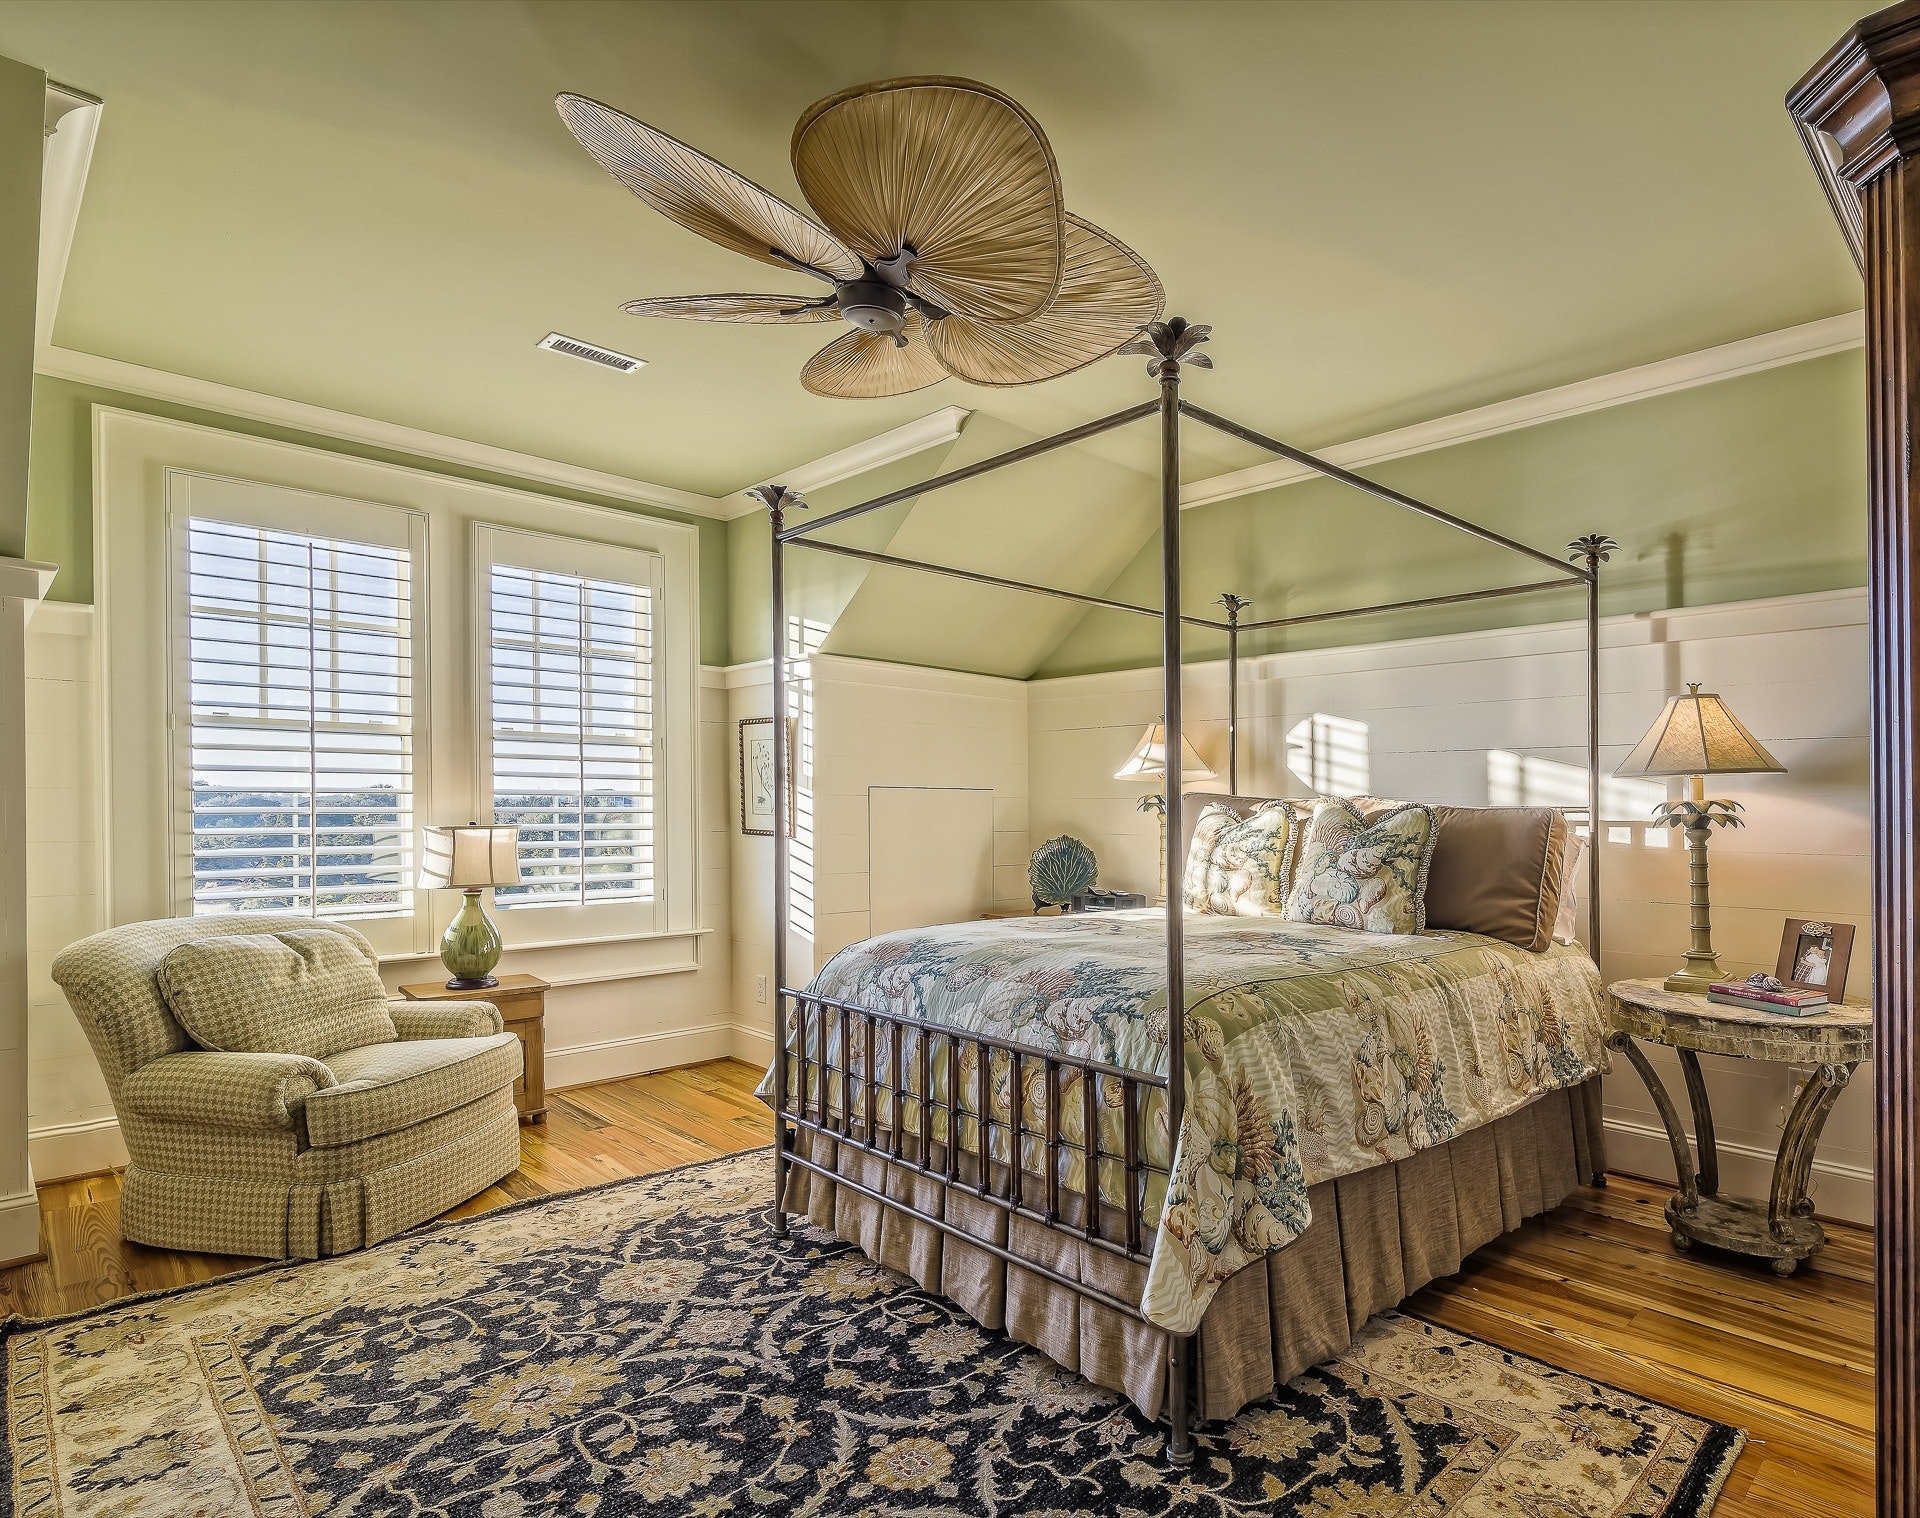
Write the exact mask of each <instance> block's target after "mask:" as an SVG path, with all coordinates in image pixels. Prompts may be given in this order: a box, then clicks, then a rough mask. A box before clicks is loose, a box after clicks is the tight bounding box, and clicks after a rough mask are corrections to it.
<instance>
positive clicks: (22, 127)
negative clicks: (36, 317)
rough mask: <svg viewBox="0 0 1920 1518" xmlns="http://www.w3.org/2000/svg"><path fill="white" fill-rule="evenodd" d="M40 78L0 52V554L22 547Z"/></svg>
mask: <svg viewBox="0 0 1920 1518" xmlns="http://www.w3.org/2000/svg"><path fill="white" fill-rule="evenodd" d="M46 109H47V76H46V75H45V74H43V73H41V72H40V70H39V69H36V68H29V67H28V66H27V65H26V64H24V63H16V62H14V61H13V59H11V58H0V554H4V555H6V556H8V557H10V558H16V559H17V558H19V557H21V556H22V555H23V554H25V553H26V551H27V478H28V458H29V447H28V440H29V428H30V426H31V417H32V411H33V307H34V297H35V296H36V294H37V293H38V290H39V267H40V159H41V154H42V153H43V152H44V150H45V146H46V138H45V136H44V131H43V124H44V122H45V120H46Z"/></svg>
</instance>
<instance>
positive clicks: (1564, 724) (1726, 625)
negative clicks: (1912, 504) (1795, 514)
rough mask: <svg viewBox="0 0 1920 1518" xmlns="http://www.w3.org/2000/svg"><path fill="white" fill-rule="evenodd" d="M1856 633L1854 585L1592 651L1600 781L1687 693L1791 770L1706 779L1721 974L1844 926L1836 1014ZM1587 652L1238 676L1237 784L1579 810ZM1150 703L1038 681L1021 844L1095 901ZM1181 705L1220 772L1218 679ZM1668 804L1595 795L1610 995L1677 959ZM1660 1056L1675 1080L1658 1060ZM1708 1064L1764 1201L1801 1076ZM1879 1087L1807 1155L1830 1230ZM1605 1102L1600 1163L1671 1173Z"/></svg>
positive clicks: (1217, 670) (1856, 974)
mask: <svg viewBox="0 0 1920 1518" xmlns="http://www.w3.org/2000/svg"><path fill="white" fill-rule="evenodd" d="M1864 618H1865V599H1864V596H1863V595H1862V594H1861V593H1859V592H1837V593H1833V594H1825V595H1816V596H1800V597H1789V598H1783V599H1781V600H1778V601H1769V602H1755V603H1747V604H1744V605H1739V606H1730V607H1718V608H1710V609H1702V610H1698V611H1684V612H1676V613H1663V614H1658V615H1650V616H1640V617H1629V618H1613V619H1609V620H1608V621H1607V622H1606V624H1605V625H1604V627H1603V639H1602V642H1603V653H1602V657H1601V686H1602V692H1601V706H1600V717H1601V763H1602V765H1603V766H1608V767H1610V766H1612V765H1615V764H1618V763H1620V762H1621V760H1623V759H1624V758H1625V756H1626V753H1627V751H1628V749H1629V748H1631V746H1632V745H1633V744H1634V743H1635V742H1636V741H1637V740H1638V739H1639V737H1640V735H1641V734H1642V733H1643V732H1644V731H1645V730H1646V728H1647V726H1648V724H1649V723H1650V722H1651V721H1652V720H1653V718H1654V716H1655V715H1656V714H1657V713H1658V712H1659V710H1660V706H1661V703H1662V702H1663V701H1664V700H1665V699H1666V697H1667V695H1669V694H1671V693H1673V692H1675V691H1678V690H1681V689H1684V685H1685V682H1686V681H1689V680H1698V681H1700V682H1702V684H1703V685H1704V686H1705V688H1706V689H1709V690H1717V691H1719V692H1720V693H1721V694H1722V695H1723V696H1724V697H1725V698H1726V700H1727V703H1728V705H1729V706H1730V707H1731V708H1732V710H1733V711H1734V712H1735V713H1736V714H1738V715H1739V717H1740V718H1741V720H1742V721H1744V722H1745V723H1746V724H1747V725H1748V726H1749V727H1750V728H1751V729H1752V730H1753V731H1754V733H1755V734H1756V735H1757V736H1758V737H1759V738H1760V740H1761V741H1762V742H1763V743H1764V744H1766V745H1767V747H1768V748H1769V749H1771V750H1772V752H1773V753H1774V754H1775V755H1776V757H1778V758H1779V760H1780V762H1781V763H1782V764H1784V765H1786V766H1787V770H1788V773H1787V774H1785V775H1777V776H1776V775H1756V776H1727V777H1723V778H1720V779H1717V780H1715V781H1714V782H1713V785H1712V794H1715V795H1720V796H1725V797H1728V798H1730V799H1733V800H1737V801H1739V802H1741V803H1742V804H1743V805H1744V806H1745V807H1746V812H1745V813H1744V820H1745V823H1746V825H1745V826H1744V827H1742V828H1739V829H1724V830H1720V831H1718V832H1716V833H1715V835H1714V839H1713V844H1712V853H1711V861H1712V881H1713V902H1714V918H1713V920H1714V941H1715V945H1716V947H1717V948H1718V949H1719V951H1720V954H1721V962H1722V964H1723V965H1724V966H1725V967H1726V968H1727V969H1728V970H1729V971H1730V972H1733V973H1735V974H1742V975H1744V974H1747V973H1750V972H1751V971H1754V970H1761V969H1764V970H1768V971H1771V970H1772V969H1773V967H1774V957H1775V953H1776V950H1777V948H1778V945H1779V941H1780V932H1781V928H1782V925H1783V923H1784V921H1785V919H1786V918H1788V917H1790V916H1791V917H1813V918H1825V919H1827V920H1830V921H1836V922H1847V923H1851V924H1853V925H1854V926H1855V928H1856V932H1857V936H1856V939H1855V948H1854V956H1853V966H1854V968H1853V970H1852V974H1851V977H1850V980H1849V984H1848V988H1847V994H1848V998H1849V999H1850V1000H1865V999H1866V998H1867V996H1868V995H1869V991H1870V988H1869V986H1868V984H1867V966H1868V965H1869V964H1870V963H1871V955H1870V948H1869V945H1868V932H1869V927H1870V925H1869V920H1868V914H1867V908H1868V868H1867V845H1868V833H1867V829H1868V789H1867V737H1866V628H1865V620H1864ZM1581 648H1582V645H1581V637H1580V632H1579V630H1578V629H1577V628H1574V627H1566V626H1558V625H1556V626H1548V627H1540V628H1532V629H1523V630H1516V631H1507V632H1493V633H1479V634H1470V635H1466V636H1460V637H1451V638H1426V639H1418V640H1411V641H1408V642H1405V643H1397V644H1394V643H1387V644H1374V645H1368V646H1356V647H1348V648H1341V649H1328V650H1317V651H1313V652H1304V653H1299V654H1284V655H1278V656H1273V657H1270V658H1265V659H1260V660H1250V661H1248V662H1247V664H1246V665H1245V666H1244V667H1243V670H1242V682H1243V683H1242V688H1241V702H1240V711H1241V755H1240V774H1241V789H1242V790H1243V791H1251V792H1256V793H1260V794H1271V795H1308V794H1312V793H1313V792H1314V791H1315V790H1316V789H1318V790H1323V791H1345V792H1350V793H1351V792H1360V791H1371V792H1374V793H1376V794H1380V795H1391V796H1403V797H1408V798H1413V799H1421V800H1433V801H1449V802H1456V803H1462V804H1472V805H1481V804H1487V803H1490V802H1512V801H1528V802H1544V803H1554V804H1563V805H1581V804H1584V797H1585V777H1584V772H1583V770H1582V763H1583V754H1584V743H1583V736H1582V727H1583V723H1584V720H1585V718H1584V711H1585V708H1584V699H1583V695H1582V657H1583V656H1582V652H1581ZM1158 687H1159V673H1158V671H1157V670H1142V671H1124V672H1119V673H1114V674H1102V675H1086V676H1075V677H1069V678H1065V679H1057V680H1046V681H1037V682H1035V683H1034V684H1033V686H1032V691H1031V697H1030V701H1029V720H1030V725H1031V730H1032V731H1031V752H1032V764H1031V775H1030V781H1031V789H1032V795H1031V798H1030V807H1031V821H1032V826H1031V828H1030V830H1029V832H1030V842H1038V841H1039V840H1040V839H1041V838H1044V837H1048V836H1051V835H1052V834H1055V833H1060V832H1070V833H1074V834H1076V835H1078V836H1080V837H1082V838H1085V839H1086V840H1087V841H1088V842H1089V843H1091V844H1092V845H1093V846H1094V848H1095V850H1096V851H1097V852H1098V854H1099V856H1100V859H1101V878H1102V881H1103V882H1104V883H1107V884H1110V885H1129V886H1132V887H1134V888H1136V889H1148V888H1150V887H1151V885H1152V883H1153V881H1154V879H1155V849H1156V846H1157V841H1158V828H1157V825H1156V823H1155V821H1154V819H1153V818H1152V817H1151V816H1150V815H1145V814H1142V813H1140V812H1139V811H1137V810H1136V803H1137V801H1138V799H1139V797H1140V796H1141V795H1142V794H1145V793H1147V792H1149V791H1150V790H1151V789H1152V786H1151V785H1150V784H1147V783H1144V782H1139V781H1116V780H1114V779H1112V778H1111V777H1112V774H1113V771H1114V770H1115V769H1116V768H1118V766H1119V764H1120V762H1121V760H1122V759H1124V758H1125V756H1126V754H1127V753H1128V751H1129V750H1130V749H1131V748H1132V746H1133V745H1134V744H1135V743H1136V742H1137V741H1138V740H1139V737H1140V732H1141V729H1142V727H1143V726H1144V725H1145V724H1146V723H1147V722H1148V721H1151V720H1152V719H1153V718H1154V717H1155V716H1157V715H1158V709H1159V694H1158ZM1187 701H1188V705H1189V709H1190V711H1192V713H1193V720H1191V721H1190V722H1189V728H1188V736H1189V737H1190V738H1191V740H1192V742H1193V744H1194V746H1195V748H1196V749H1197V750H1198V751H1199V753H1200V755H1201V757H1202V758H1203V759H1205V760H1206V761H1207V762H1208V763H1209V764H1210V765H1212V766H1213V767H1214V768H1216V769H1218V770H1220V771H1222V772H1224V770H1225V766H1226V734H1225V724H1224V720H1223V718H1224V713H1225V669H1224V666H1222V665H1218V664H1208V665H1196V666H1192V667H1190V668H1189V670H1188V673H1187ZM1206 788H1209V787H1205V786H1201V787H1189V789H1206ZM1665 794H1666V791H1665V788H1664V787H1663V786H1661V785H1660V784H1658V783H1654V784H1649V783H1647V782H1643V781H1616V780H1612V779H1608V780H1607V781H1606V782H1605V784H1604V790H1603V796H1604V805H1603V812H1604V814H1605V819H1606V823H1607V826H1606V827H1605V828H1604V829H1603V842H1602V849H1603V854H1602V876H1603V904H1604V908H1605V914H1606V933H1605V938H1604V949H1605V959H1604V963H1603V965H1602V970H1603V973H1604V974H1605V975H1606V976H1607V977H1608V978H1609V979H1615V978H1621V977H1626V976H1638V975H1665V974H1667V973H1668V972H1669V971H1670V970H1672V969H1673V968H1675V967H1676V966H1677V965H1678V963H1679V956H1680V954H1681V951H1682V950H1683V949H1684V948H1685V946H1686V942H1687V870H1686V854H1685V850H1684V848H1683V847H1682V846H1681V841H1680V840H1679V839H1678V838H1676V837H1675V836H1674V835H1673V834H1672V833H1671V831H1670V830H1668V829H1666V828H1664V827H1658V826H1654V825H1652V824H1651V823H1650V822H1649V820H1648V809H1649V807H1650V806H1651V804H1652V803H1653V802H1654V801H1656V800H1658V799H1659V798H1660V797H1662V796H1664V795H1665ZM1655 1059H1656V1064H1658V1065H1659V1066H1660V1067H1661V1068H1662V1069H1663V1070H1666V1071H1668V1072H1669V1073H1673V1067H1672V1065H1671V1062H1670V1060H1669V1059H1668V1058H1666V1057H1664V1056H1661V1055H1658V1054H1657V1055H1656V1056H1655ZM1708 1065H1709V1070H1708V1081H1709V1086H1710V1089H1711V1090H1712V1093H1713V1099H1714V1106H1715V1114H1716V1118H1717V1120H1718V1124H1719V1128H1720V1135H1721V1138H1722V1141H1723V1147H1724V1148H1725V1149H1726V1151H1727V1153H1726V1155H1725V1157H1724V1161H1723V1167H1722V1168H1723V1171H1724V1172H1725V1174H1726V1176H1727V1180H1728V1184H1729V1185H1731V1186H1735V1187H1739V1188H1742V1189H1748V1190H1764V1182H1765V1170H1766V1167H1767V1165H1768V1163H1770V1157H1771V1154H1772V1150H1773V1147H1774V1144H1775V1142H1776V1141H1777V1139H1778V1136H1779V1127H1780V1123H1781V1120H1782V1117H1783V1115H1784V1112H1785V1110H1786V1108H1787V1106H1788V1105H1789V1104H1790V1103H1791V1100H1792V1097H1793V1094H1794V1090H1795V1087H1796V1082H1797V1080H1798V1079H1799V1078H1800V1075H1799V1073H1797V1072H1795V1071H1793V1070H1790V1069H1788V1068H1786V1067H1782V1066H1768V1065H1754V1064H1747V1063H1745V1062H1740V1061H1733V1060H1712V1061H1709V1062H1708ZM1870 1088H1871V1080H1870V1077H1869V1075H1868V1073H1867V1072H1862V1074H1861V1076H1858V1077H1856V1078H1855V1082H1854V1086H1853V1088H1852V1089H1851V1090H1849V1091H1848V1092H1847V1093H1846V1095H1845V1096H1844V1097H1843V1098H1842V1099H1841V1101H1840V1103H1839V1105H1838V1106H1837V1107H1836V1109H1835V1111H1834V1114H1833V1118H1832V1120H1831V1122H1830V1123H1829V1125H1828V1128H1827V1134H1826V1138H1825V1140H1824V1142H1823V1143H1822V1145H1821V1149H1820V1163H1819V1167H1818V1170H1817V1172H1816V1178H1815V1193H1814V1194H1815V1200H1816V1203H1817V1205H1819V1206H1820V1207H1821V1209H1822V1210H1824V1211H1830V1212H1832V1213H1834V1214H1836V1215H1840V1216H1847V1217H1855V1218H1862V1217H1865V1216H1867V1215H1868V1206H1869V1201H1870V1179H1871V1175H1870V1137H1871V1129H1870V1122H1871V1110H1872V1103H1871V1089H1870ZM1607 1100H1608V1115H1609V1119H1610V1121H1611V1122H1612V1124H1613V1158H1614V1160H1615V1162H1616V1163H1617V1164H1619V1165H1621V1166H1622V1167H1623V1168H1630V1169H1634V1170H1638V1171H1643V1172H1646V1173H1651V1174H1656V1175H1657V1174H1663V1173H1666V1172H1669V1171H1670V1170H1671V1160H1670V1159H1669V1158H1667V1156H1666V1146H1665V1142H1664V1139H1661V1138H1660V1137H1659V1130H1658V1119H1657V1117H1656V1116H1655V1114H1654V1112H1653V1110H1652V1106H1651V1103H1650V1102H1649V1101H1648V1099H1647V1097H1646V1094H1645V1092H1644V1091H1643V1090H1642V1089H1641V1087H1640V1085H1639V1082H1638V1080H1637V1079H1636V1078H1635V1077H1634V1076H1633V1075H1632V1074H1631V1072H1630V1071H1627V1070H1626V1069H1625V1067H1624V1066H1623V1067H1622V1071H1621V1073H1619V1074H1616V1075H1614V1076H1612V1077H1610V1078H1609V1080H1608V1084H1607Z"/></svg>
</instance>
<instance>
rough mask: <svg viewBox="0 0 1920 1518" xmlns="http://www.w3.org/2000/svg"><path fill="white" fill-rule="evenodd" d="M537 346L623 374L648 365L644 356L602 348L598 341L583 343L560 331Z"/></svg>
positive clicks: (550, 335) (553, 333)
mask: <svg viewBox="0 0 1920 1518" xmlns="http://www.w3.org/2000/svg"><path fill="white" fill-rule="evenodd" d="M535 346H536V347H541V348H545V349H546V350H547V351H548V352H549V353H564V354H566V356H567V357H568V358H577V359H582V360H584V361H585V362H587V363H589V364H598V365H600V367H601V368H603V369H614V370H618V371H619V372H620V373H621V374H638V373H639V372H640V371H641V370H642V369H644V368H646V367H647V361H646V360H645V359H644V358H635V357H633V355H631V354H629V353H616V352H614V351H613V349H611V348H602V347H601V346H600V345H599V344H598V343H583V342H581V341H580V339H579V338H577V337H567V336H566V335H564V334H563V333H559V332H549V333H548V334H547V335H546V336H545V337H543V338H541V339H540V341H539V342H538V343H537V344H536V345H535Z"/></svg>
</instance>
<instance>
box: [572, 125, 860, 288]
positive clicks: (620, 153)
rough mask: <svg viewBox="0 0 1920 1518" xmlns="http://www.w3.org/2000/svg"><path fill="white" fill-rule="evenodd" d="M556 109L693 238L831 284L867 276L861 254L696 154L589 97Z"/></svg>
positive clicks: (598, 157)
mask: <svg viewBox="0 0 1920 1518" xmlns="http://www.w3.org/2000/svg"><path fill="white" fill-rule="evenodd" d="M554 105H555V107H556V108H557V109H558V110H559V112H560V119H561V120H562V121H564V122H565V123H566V125H567V130H568V131H570V132H572V133H573V135H574V137H575V138H576V139H577V140H578V141H579V143H580V146H581V147H583V148H585V149H586V150H587V151H588V152H589V153H591V154H592V155H593V158H594V161H595V162H596V163H598V164H599V165H600V167H601V168H603V169H605V170H606V171H607V172H608V173H609V174H611V175H612V176H613V177H614V178H615V179H617V180H619V181H620V182H621V183H622V184H623V185H625V186H626V187H627V188H628V189H629V190H631V191H632V192H633V193H634V194H635V195H638V196H639V197H640V198H641V199H642V200H644V201H645V202H646V203H647V204H648V205H650V206H652V207H653V208H654V209H655V210H656V211H658V212H660V214H661V215H663V216H665V217H667V218H669V219H670V220H673V221H676V222H678V223H679V224H680V225H681V226H683V227H685V228H686V229H687V230H688V231H690V232H697V233H699V234H700V235H701V236H702V237H704V238H706V239H707V240H708V241H709V242H716V243H718V244H720V246H721V247H723V248H731V249H732V250H733V251H734V252H736V253H744V254H745V255H746V256H747V257H748V258H753V259H758V260H759V261H760V262H761V263H763V264H772V265H773V266H774V267H775V268H788V267H790V266H791V265H790V264H789V260H792V262H794V263H799V264H804V265H805V266H806V267H808V268H810V269H815V270H817V271H819V272H820V273H821V274H824V275H826V276H827V277H829V278H831V279H836V280H846V279H858V278H859V277H860V275H861V273H862V267H861V263H860V258H859V255H858V254H856V253H855V252H854V251H853V250H852V249H851V248H849V247H847V245H846V244H845V243H843V242H841V241H840V239H839V238H837V237H835V236H834V235H833V234H832V233H831V232H829V231H827V229H826V228H825V227H823V226H821V225H820V224H819V223H817V222H816V221H814V220H813V218H812V217H810V216H807V215H805V214H803V213H802V212H800V211H796V210H795V209H794V208H793V207H792V206H790V205H788V204H787V203H786V202H785V201H784V200H781V199H780V198H779V197H778V196H775V195H770V194H768V193H767V191H765V190H763V189H761V188H760V186H759V185H757V184H755V183H754V182H753V181H752V180H751V179H748V178H746V177H744V176H743V175H740V174H736V173H735V172H734V171H733V170H732V169H730V168H728V167H727V166H726V165H725V164H723V163H720V162H718V161H717V160H715V159H712V158H709V157H707V155H706V154H705V153H702V152H700V151H699V150H698V149H697V148H690V147H688V146H687V145H686V144H685V143H684V142H681V141H680V140H679V139H678V138H675V137H669V136H668V135H667V134H666V133H665V132H662V131H659V130H658V129H656V128H654V127H650V126H648V125H647V124H646V123H645V122H642V121H635V120H634V119H633V118H632V117H631V116H628V115H626V114H624V113H623V112H620V111H616V110H615V109H614V108H613V107H612V106H609V105H602V104H601V103H600V102H599V101H597V100H589V99H588V98H587V97H586V96H584V95H561V96H559V97H557V98H556V100H555V101H554ZM779 254H785V255H786V257H785V258H782V257H779V256H778V255H779Z"/></svg>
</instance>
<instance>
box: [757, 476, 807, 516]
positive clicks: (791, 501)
mask: <svg viewBox="0 0 1920 1518" xmlns="http://www.w3.org/2000/svg"><path fill="white" fill-rule="evenodd" d="M744 493H745V494H747V495H750V496H752V497H753V498H754V499H755V500H756V501H758V502H759V503H760V504H761V505H762V506H764V507H766V508H767V510H768V511H769V512H771V513H772V515H773V519H774V522H775V523H776V524H778V522H779V520H780V518H781V517H783V516H784V515H786V511H787V508H788V507H789V506H791V507H792V508H793V509H794V510H796V511H805V510H806V509H807V503H806V502H805V501H804V500H802V499H801V497H800V492H799V491H797V490H790V489H789V488H788V487H787V486H785V485H750V486H748V487H747V489H746V491H745V492H744Z"/></svg>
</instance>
